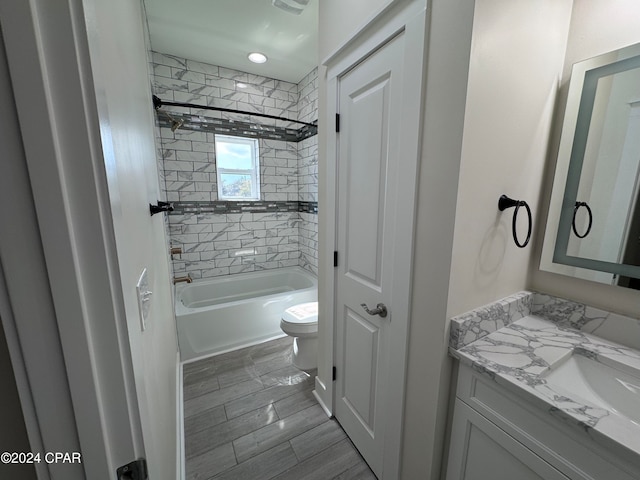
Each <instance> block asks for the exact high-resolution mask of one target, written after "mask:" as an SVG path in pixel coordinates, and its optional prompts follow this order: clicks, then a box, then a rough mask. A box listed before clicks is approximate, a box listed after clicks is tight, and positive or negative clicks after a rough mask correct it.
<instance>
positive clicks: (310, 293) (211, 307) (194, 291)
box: [176, 267, 318, 361]
mask: <svg viewBox="0 0 640 480" xmlns="http://www.w3.org/2000/svg"><path fill="white" fill-rule="evenodd" d="M317 299H318V281H317V279H316V278H315V277H314V276H313V275H312V274H311V273H309V272H307V271H306V270H304V269H302V268H300V267H289V268H279V269H276V270H266V271H262V272H252V273H241V274H237V275H230V276H225V277H218V278H214V279H211V280H206V279H205V280H194V282H193V283H190V284H189V283H180V284H178V285H176V323H177V328H178V343H179V346H180V358H181V360H182V361H187V360H193V359H195V358H200V357H204V356H209V355H214V354H217V353H222V352H226V351H229V350H235V349H237V348H242V347H245V346H248V345H253V344H256V343H260V342H262V341H266V340H269V339H272V338H276V337H279V336H283V335H284V333H283V332H282V330H280V318H281V316H282V312H283V311H284V310H285V309H287V308H289V307H290V306H292V305H295V304H297V303H304V302H314V301H316V300H317Z"/></svg>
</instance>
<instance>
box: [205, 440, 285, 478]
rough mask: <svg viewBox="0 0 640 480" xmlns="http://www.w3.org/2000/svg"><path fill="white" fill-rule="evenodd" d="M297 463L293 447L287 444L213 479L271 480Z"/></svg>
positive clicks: (263, 453) (278, 446) (282, 444)
mask: <svg viewBox="0 0 640 480" xmlns="http://www.w3.org/2000/svg"><path fill="white" fill-rule="evenodd" d="M297 461H298V460H297V459H296V454H295V453H293V450H292V449H291V445H289V443H288V442H285V443H281V444H280V445H277V446H275V447H273V448H271V449H270V450H267V451H266V452H262V453H261V454H260V455H257V456H255V457H253V458H251V459H250V460H247V461H246V462H243V463H239V464H238V465H236V466H235V467H231V468H230V469H228V470H226V471H224V472H222V473H220V474H218V475H216V476H215V477H213V478H215V480H258V479H259V480H270V479H271V478H273V477H275V476H276V475H278V474H280V473H282V472H284V471H285V470H287V469H289V468H291V467H292V466H294V465H295V464H296V463H297Z"/></svg>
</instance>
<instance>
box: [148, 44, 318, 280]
mask: <svg viewBox="0 0 640 480" xmlns="http://www.w3.org/2000/svg"><path fill="white" fill-rule="evenodd" d="M153 72H154V75H153V86H154V94H155V95H157V96H158V97H159V98H160V99H162V100H165V101H175V102H186V103H193V104H199V105H210V106H215V107H221V108H228V109H235V110H243V111H248V112H256V113H265V114H268V115H276V116H280V117H285V118H288V119H291V120H300V121H303V122H308V123H312V122H314V121H315V120H316V119H317V69H314V70H313V71H312V72H310V73H309V74H308V75H307V76H305V78H303V79H302V80H301V81H300V83H298V84H294V83H289V82H284V81H280V80H275V79H271V78H267V77H261V76H257V75H253V74H248V73H245V72H240V71H237V70H231V69H227V68H223V67H218V66H214V65H208V64H204V63H200V62H195V61H192V60H188V59H184V58H179V57H175V56H173V55H166V54H161V53H157V52H153ZM162 108H163V110H166V111H170V112H172V113H177V114H191V115H197V116H202V117H206V118H208V119H228V120H234V121H235V122H237V123H238V122H247V123H251V124H254V125H255V124H258V125H266V126H277V127H286V128H287V129H288V130H289V131H292V130H298V129H299V128H300V127H301V125H300V124H296V123H293V122H283V121H276V120H268V119H264V118H259V117H251V116H249V115H238V114H229V113H222V112H215V111H208V110H199V109H195V108H191V109H189V108H181V107H164V106H163V107H162ZM160 115H161V114H160ZM223 127H224V126H223ZM195 128H196V129H195V130H192V129H189V127H188V126H187V128H185V127H183V128H180V129H178V130H176V131H175V132H172V131H171V129H170V128H166V127H165V128H160V129H159V132H160V139H159V140H160V145H161V149H160V152H159V161H160V162H161V164H162V167H163V168H162V176H163V178H162V180H161V183H162V184H163V185H164V187H165V191H166V196H167V200H168V201H170V202H175V206H176V210H175V211H174V212H172V213H171V214H170V215H169V216H168V218H169V230H170V239H171V244H172V246H181V247H182V251H183V254H182V255H181V256H176V258H174V260H173V269H174V274H175V275H177V276H178V275H185V274H187V273H188V274H190V275H191V277H192V278H194V279H197V278H208V277H216V276H222V275H230V274H234V273H241V272H251V271H256V270H266V269H274V268H284V267H291V266H300V267H302V268H304V269H306V270H308V271H310V272H312V273H314V274H316V275H317V265H318V260H317V258H318V254H317V232H318V228H317V226H318V222H317V200H318V198H317V195H318V193H317V192H318V173H317V172H318V169H317V166H318V163H317V135H313V136H310V137H308V138H305V139H303V140H301V141H292V140H291V135H287V136H286V137H283V139H275V138H264V137H265V136H266V137H274V136H276V135H275V134H274V133H273V132H265V134H264V135H263V134H258V135H252V136H253V137H254V138H259V150H260V201H246V202H244V201H243V202H232V201H226V202H219V201H218V198H217V179H216V163H215V149H214V133H212V132H211V131H204V130H202V131H199V130H197V127H195ZM256 131H259V129H257V130H256ZM230 134H231V133H230ZM284 138H286V140H285V139H284Z"/></svg>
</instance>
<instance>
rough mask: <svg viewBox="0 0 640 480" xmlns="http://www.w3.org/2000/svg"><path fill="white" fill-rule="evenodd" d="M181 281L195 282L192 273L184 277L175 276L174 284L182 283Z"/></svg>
mask: <svg viewBox="0 0 640 480" xmlns="http://www.w3.org/2000/svg"><path fill="white" fill-rule="evenodd" d="M180 282H186V283H191V282H193V279H192V278H191V275H189V274H188V273H187V274H186V275H185V276H184V277H173V284H174V285H175V284H176V283H180Z"/></svg>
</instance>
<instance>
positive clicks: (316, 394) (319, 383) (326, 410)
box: [311, 377, 333, 417]
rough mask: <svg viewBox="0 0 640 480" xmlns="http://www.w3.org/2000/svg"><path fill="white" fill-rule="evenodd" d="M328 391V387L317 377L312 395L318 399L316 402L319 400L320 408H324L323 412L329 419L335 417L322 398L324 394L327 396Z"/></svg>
mask: <svg viewBox="0 0 640 480" xmlns="http://www.w3.org/2000/svg"><path fill="white" fill-rule="evenodd" d="M326 391H327V387H326V386H325V385H324V384H323V383H322V381H321V380H320V379H319V378H318V377H316V388H315V390H313V391H312V392H311V393H313V396H314V397H316V400H318V403H319V404H320V407H322V410H324V413H326V414H327V416H328V417H333V413H331V409H330V408H329V407H328V406H327V404H326V403H325V401H324V400H323V398H322V393H325V394H326ZM319 392H320V393H319Z"/></svg>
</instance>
